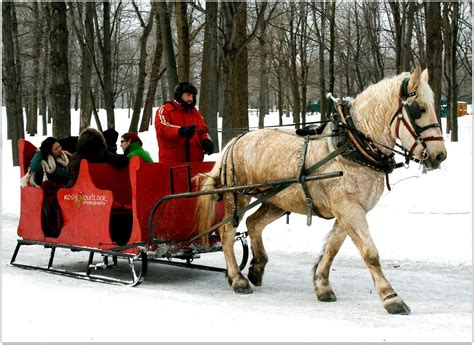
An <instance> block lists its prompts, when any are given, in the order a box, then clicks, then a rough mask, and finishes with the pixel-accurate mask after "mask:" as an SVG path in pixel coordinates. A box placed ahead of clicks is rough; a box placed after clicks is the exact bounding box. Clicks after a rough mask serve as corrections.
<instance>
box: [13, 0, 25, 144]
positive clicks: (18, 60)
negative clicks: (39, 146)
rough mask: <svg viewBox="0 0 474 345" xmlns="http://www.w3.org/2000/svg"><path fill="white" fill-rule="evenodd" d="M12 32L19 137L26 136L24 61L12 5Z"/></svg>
mask: <svg viewBox="0 0 474 345" xmlns="http://www.w3.org/2000/svg"><path fill="white" fill-rule="evenodd" d="M11 10H12V34H13V41H14V45H15V49H14V52H15V66H16V95H15V96H16V111H17V114H18V115H17V121H18V127H17V130H18V137H19V138H24V137H25V125H24V121H23V86H22V85H23V74H22V66H23V65H22V61H21V56H20V42H19V35H18V23H17V17H16V7H15V5H14V6H12V8H11Z"/></svg>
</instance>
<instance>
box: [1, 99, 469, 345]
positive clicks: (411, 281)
mask: <svg viewBox="0 0 474 345" xmlns="http://www.w3.org/2000/svg"><path fill="white" fill-rule="evenodd" d="M2 113H3V114H5V109H4V108H3V109H2ZM100 116H101V119H102V121H103V123H105V113H104V112H103V111H101V112H100ZM5 118H6V116H2V122H3V124H2V133H1V134H2V140H1V141H0V143H1V145H2V152H1V155H2V253H3V258H2V340H3V341H9V342H10V341H22V342H37V341H45V342H51V341H61V342H65V341H76V342H78V341H79V342H99V341H110V342H119V341H120V342H144V341H148V342H164V341H206V342H209V341H272V342H273V341H275V342H276V341H279V342H280V341H287V342H289V341H291V342H296V341H312V342H329V341H330V342H334V341H338V342H349V341H350V342H353V341H357V342H368V341H370V342H403V341H423V342H426V341H432V342H434V341H436V342H440V341H441V342H443V341H450V342H453V341H454V342H458V341H463V342H471V341H472V116H470V115H468V116H464V117H461V118H459V128H460V131H459V138H460V140H459V142H456V143H453V142H450V141H449V136H447V135H445V139H446V142H445V143H446V147H447V151H448V158H447V160H446V161H445V162H444V163H443V164H442V168H441V169H440V170H437V171H431V172H429V173H428V174H422V172H421V170H420V169H419V167H418V166H417V165H416V164H412V165H410V167H409V168H408V169H403V168H402V169H397V170H396V171H395V172H394V173H393V174H391V175H390V182H391V186H392V191H390V192H389V191H388V190H385V193H384V195H383V196H382V198H381V200H380V201H379V203H378V205H377V206H376V207H375V209H374V210H372V211H371V212H370V213H369V214H368V222H369V225H370V229H371V234H372V237H373V239H374V241H375V244H376V245H377V248H378V250H379V253H380V257H381V263H382V268H383V270H384V273H385V275H386V276H387V278H388V279H389V280H390V282H391V283H392V285H393V287H394V288H395V290H396V291H397V293H398V294H399V295H400V296H401V297H402V298H403V299H404V300H405V302H406V303H407V304H408V305H409V306H410V308H411V310H412V314H411V315H409V316H400V315H388V314H387V313H386V311H385V310H384V309H383V307H382V304H381V303H380V301H379V298H378V296H377V294H376V292H375V291H374V287H373V283H372V279H371V277H370V274H369V271H368V270H367V268H366V267H365V265H364V264H363V262H362V259H361V258H360V255H359V253H358V252H357V250H356V248H355V246H354V245H353V244H352V242H351V241H350V240H346V242H345V243H344V245H343V247H342V248H341V251H340V252H339V254H338V256H337V257H336V259H335V261H334V263H333V266H332V271H331V282H332V286H333V288H334V290H335V293H336V295H337V297H338V300H337V301H336V302H333V303H323V302H319V301H318V300H317V299H316V297H315V296H314V293H313V286H312V279H311V276H312V272H311V270H312V267H313V265H314V261H315V259H316V257H317V256H318V254H319V252H320V250H321V248H322V245H323V241H324V238H325V235H326V234H327V232H328V231H329V230H330V229H331V226H332V221H327V220H322V219H318V218H313V225H312V226H311V227H307V226H306V225H305V223H306V218H305V216H299V215H294V214H292V215H291V216H290V218H289V224H286V218H285V217H283V218H281V219H279V220H278V221H276V222H274V223H273V224H271V225H269V226H268V228H267V229H266V230H265V232H264V240H265V244H266V248H267V252H268V255H269V263H268V265H267V267H266V270H265V276H264V280H263V286H261V287H257V288H254V293H253V294H250V295H243V296H242V295H237V294H235V293H234V292H233V291H232V290H231V289H230V287H229V286H228V284H227V280H226V278H225V276H224V274H222V273H216V272H209V271H201V270H189V269H183V268H178V267H172V266H163V265H151V267H149V272H148V274H147V277H146V280H145V282H144V283H143V284H141V285H140V286H138V287H136V288H130V287H123V286H116V285H109V284H101V283H93V282H88V281H84V280H79V279H73V278H68V277H63V276H58V275H52V274H48V273H45V272H39V271H31V270H23V269H20V268H17V267H12V266H9V265H8V264H9V260H10V258H11V255H12V253H13V250H14V248H15V244H16V240H17V238H18V237H17V234H16V228H17V225H18V217H19V212H20V192H19V191H20V187H19V180H20V173H19V168H18V167H12V164H11V142H10V141H9V140H7V139H6V119H5ZM316 120H317V117H316V116H310V117H309V118H308V121H316ZM129 121H130V119H129V118H128V110H126V109H117V110H116V129H117V130H118V131H119V133H121V134H122V133H124V132H126V131H127V130H128V123H129ZM257 121H258V120H257V117H256V116H255V115H250V126H257ZM265 121H266V124H267V125H274V124H276V123H277V119H276V114H274V113H273V114H271V115H270V116H267V117H266V120H265ZM285 121H286V122H287V123H289V122H291V118H285ZM78 122H79V121H78V112H75V111H73V112H72V123H73V128H72V135H77V134H78ZM38 123H39V128H38V130H39V133H41V132H42V129H41V123H42V122H41V121H38ZM444 125H445V124H444ZM50 126H51V125H49V127H48V134H51V127H50ZM93 126H94V122H93ZM444 128H445V126H444ZM140 137H141V139H142V141H143V142H144V147H145V148H146V149H147V150H148V151H149V152H150V153H151V155H152V157H154V158H155V159H157V152H158V149H157V143H156V137H155V131H154V129H153V128H151V129H150V131H148V132H145V133H140ZM27 139H28V140H30V141H31V142H32V143H33V144H35V145H37V146H38V145H39V144H40V143H41V141H42V140H43V139H44V137H42V136H34V137H29V136H28V137H27ZM119 150H120V148H119ZM214 157H215V156H214ZM206 159H207V160H213V156H211V157H207V158H206ZM242 224H244V222H242ZM28 250H29V249H22V251H24V252H20V255H21V254H23V253H24V255H26V257H28V259H30V260H32V261H33V263H36V264H44V263H46V262H47V260H48V253H49V251H46V250H44V249H36V251H35V250H34V249H33V248H32V249H31V251H32V252H33V254H27V251H28ZM60 253H62V254H63V259H62V260H64V262H65V264H66V265H68V264H69V265H79V264H84V263H85V262H87V261H86V260H87V258H86V257H85V256H84V254H83V255H82V256H81V254H79V253H72V252H68V251H61V250H58V254H57V256H58V257H59V254H60ZM196 263H198V264H211V265H216V266H220V267H224V260H223V254H222V253H215V254H205V255H202V258H201V259H199V260H197V262H196ZM247 270H248V266H247V268H246V269H245V270H244V274H246V273H247Z"/></svg>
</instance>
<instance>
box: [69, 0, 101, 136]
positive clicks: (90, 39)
mask: <svg viewBox="0 0 474 345" xmlns="http://www.w3.org/2000/svg"><path fill="white" fill-rule="evenodd" d="M85 5H86V13H85V16H83V13H82V12H83V4H82V3H77V9H78V22H79V25H78V26H77V25H76V24H75V22H74V21H73V23H74V24H73V28H74V31H75V32H76V36H77V41H78V43H79V46H80V48H81V85H80V88H81V94H80V98H81V100H80V102H81V109H80V116H79V132H81V131H82V130H83V129H84V128H86V127H89V126H90V123H91V118H92V99H91V78H92V64H93V51H94V11H95V4H94V3H93V2H87V3H86V4H85ZM70 9H71V11H73V6H71V7H70ZM83 17H84V18H83Z"/></svg>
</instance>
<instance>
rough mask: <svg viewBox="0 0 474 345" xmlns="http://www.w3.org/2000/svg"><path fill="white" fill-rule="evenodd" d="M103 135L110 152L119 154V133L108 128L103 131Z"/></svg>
mask: <svg viewBox="0 0 474 345" xmlns="http://www.w3.org/2000/svg"><path fill="white" fill-rule="evenodd" d="M102 134H103V135H104V138H105V141H106V143H107V146H108V148H109V151H112V152H117V139H118V135H119V134H118V132H117V131H116V130H115V129H114V128H108V129H106V130H105V131H103V132H102Z"/></svg>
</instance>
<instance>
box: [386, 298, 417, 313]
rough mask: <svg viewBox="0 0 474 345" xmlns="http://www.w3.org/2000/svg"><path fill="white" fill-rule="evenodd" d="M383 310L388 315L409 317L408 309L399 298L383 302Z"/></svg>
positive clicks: (409, 311)
mask: <svg viewBox="0 0 474 345" xmlns="http://www.w3.org/2000/svg"><path fill="white" fill-rule="evenodd" d="M383 306H384V308H385V310H386V311H387V312H388V313H389V314H399V315H410V313H411V310H410V308H409V307H408V306H407V305H406V304H405V302H403V300H402V299H401V298H400V297H398V296H397V297H394V298H391V299H389V300H387V301H385V302H384V305H383Z"/></svg>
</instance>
